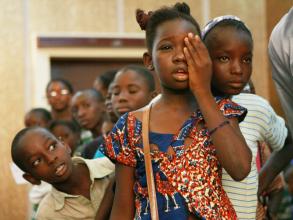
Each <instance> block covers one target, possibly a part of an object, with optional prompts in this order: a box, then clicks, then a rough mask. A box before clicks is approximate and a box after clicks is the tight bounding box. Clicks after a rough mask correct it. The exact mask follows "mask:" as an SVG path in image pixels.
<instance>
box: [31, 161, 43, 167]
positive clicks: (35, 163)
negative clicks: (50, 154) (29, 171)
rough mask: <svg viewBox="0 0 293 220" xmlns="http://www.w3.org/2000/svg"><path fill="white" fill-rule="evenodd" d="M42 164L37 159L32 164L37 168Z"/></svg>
mask: <svg viewBox="0 0 293 220" xmlns="http://www.w3.org/2000/svg"><path fill="white" fill-rule="evenodd" d="M40 162H41V159H36V160H34V161H33V163H32V164H33V166H34V167H36V166H38V165H39V164H40Z"/></svg>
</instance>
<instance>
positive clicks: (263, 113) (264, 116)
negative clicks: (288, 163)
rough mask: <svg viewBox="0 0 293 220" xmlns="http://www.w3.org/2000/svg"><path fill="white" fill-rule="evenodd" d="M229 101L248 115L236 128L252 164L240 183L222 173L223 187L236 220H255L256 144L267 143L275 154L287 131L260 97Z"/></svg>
mask: <svg viewBox="0 0 293 220" xmlns="http://www.w3.org/2000/svg"><path fill="white" fill-rule="evenodd" d="M232 101H234V102H236V103H237V104H239V105H241V106H243V107H244V108H246V109H247V115H246V117H245V119H244V120H243V121H242V122H241V123H240V124H239V127H240V130H241V132H242V134H243V136H244V138H245V140H246V143H247V145H248V146H249V148H250V150H251V151H252V164H251V171H250V173H249V174H248V176H247V177H246V178H245V179H244V180H242V181H240V182H236V181H234V180H233V179H232V178H231V177H230V176H229V174H227V172H226V171H225V170H224V169H223V176H222V184H223V187H224V190H225V191H226V193H227V194H228V197H229V199H230V200H231V202H232V204H233V206H234V209H235V210H236V213H237V216H238V218H239V219H255V216H256V207H257V189H258V172H257V167H256V155H257V149H258V147H257V145H258V141H261V142H266V143H267V144H268V145H269V146H270V147H271V148H272V151H277V150H280V149H281V148H282V147H283V146H284V143H285V139H286V137H287V133H288V131H287V128H286V126H285V121H284V119H283V118H281V117H279V116H278V115H277V114H276V113H275V111H274V110H273V108H272V107H271V106H270V104H269V103H268V102H267V101H266V100H265V99H263V98H262V97H260V96H258V95H254V94H244V93H241V94H239V95H236V96H233V98H232Z"/></svg>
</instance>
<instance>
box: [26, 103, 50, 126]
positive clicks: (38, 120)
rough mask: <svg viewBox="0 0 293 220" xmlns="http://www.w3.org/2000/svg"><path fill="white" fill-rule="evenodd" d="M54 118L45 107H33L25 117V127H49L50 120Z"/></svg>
mask: <svg viewBox="0 0 293 220" xmlns="http://www.w3.org/2000/svg"><path fill="white" fill-rule="evenodd" d="M51 120H52V116H51V113H50V112H49V111H48V110H47V109H44V108H33V109H31V110H30V111H29V112H27V113H26V115H25V117H24V124H25V127H27V128H28V127H33V126H40V127H44V128H46V127H48V125H49V123H50V121H51Z"/></svg>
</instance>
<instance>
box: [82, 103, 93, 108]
mask: <svg viewBox="0 0 293 220" xmlns="http://www.w3.org/2000/svg"><path fill="white" fill-rule="evenodd" d="M90 106H91V105H90V104H89V103H84V104H83V105H82V107H84V108H89V107H90Z"/></svg>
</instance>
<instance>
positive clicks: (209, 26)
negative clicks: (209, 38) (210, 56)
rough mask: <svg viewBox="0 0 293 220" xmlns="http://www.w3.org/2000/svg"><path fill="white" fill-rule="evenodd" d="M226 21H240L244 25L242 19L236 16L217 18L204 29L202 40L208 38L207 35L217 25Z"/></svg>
mask: <svg viewBox="0 0 293 220" xmlns="http://www.w3.org/2000/svg"><path fill="white" fill-rule="evenodd" d="M224 20H236V21H240V22H242V23H243V21H241V20H240V18H238V17H237V16H234V15H223V16H219V17H216V18H214V19H212V20H210V21H209V22H208V23H207V24H206V25H205V27H204V28H203V30H202V32H201V37H202V39H204V38H205V37H206V35H207V33H208V32H210V31H211V30H212V29H213V28H214V27H215V26H216V25H217V24H219V23H220V22H222V21H224Z"/></svg>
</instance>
